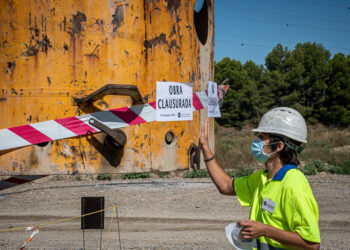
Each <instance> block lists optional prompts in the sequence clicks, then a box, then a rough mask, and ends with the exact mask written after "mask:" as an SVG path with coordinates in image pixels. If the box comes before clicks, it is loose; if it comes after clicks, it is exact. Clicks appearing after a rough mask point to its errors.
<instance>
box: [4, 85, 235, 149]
mask: <svg viewBox="0 0 350 250" xmlns="http://www.w3.org/2000/svg"><path fill="white" fill-rule="evenodd" d="M227 89H228V86H227V85H225V86H218V97H219V100H221V99H222V98H223V95H224V94H225V93H226V91H227ZM207 106H208V92H207V90H206V91H200V92H196V93H193V110H194V111H195V110H200V109H203V108H206V107H207ZM90 118H94V119H96V120H98V121H100V122H101V123H103V124H105V125H106V126H108V127H110V128H111V129H115V128H122V127H128V126H132V125H137V124H142V123H145V122H152V121H155V120H156V103H155V102H151V103H148V104H143V105H135V106H127V107H122V108H117V109H110V110H108V111H100V112H95V113H91V114H86V115H80V116H72V117H67V118H61V119H56V120H51V121H45V122H39V123H33V124H28V125H22V126H18V127H13V128H7V129H1V130H0V151H1V150H6V149H11V148H18V147H23V146H28V145H34V144H38V143H44V142H50V141H54V140H59V139H65V138H70V137H75V136H79V135H86V134H90V133H96V132H100V130H99V129H97V128H95V127H93V126H91V125H90V124H89V120H90Z"/></svg>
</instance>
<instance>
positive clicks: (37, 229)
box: [20, 225, 40, 250]
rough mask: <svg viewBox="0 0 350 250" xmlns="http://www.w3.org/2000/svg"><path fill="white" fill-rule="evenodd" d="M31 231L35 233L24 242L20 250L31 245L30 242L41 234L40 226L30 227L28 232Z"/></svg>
mask: <svg viewBox="0 0 350 250" xmlns="http://www.w3.org/2000/svg"><path fill="white" fill-rule="evenodd" d="M31 230H34V231H33V232H32V234H31V235H30V236H28V238H27V239H26V241H25V242H24V244H23V245H22V247H21V249H20V250H23V249H24V248H25V247H26V246H27V245H28V244H29V242H31V241H32V239H34V237H35V236H36V235H37V234H38V233H39V232H40V230H39V226H36V225H32V226H28V227H27V229H26V232H27V231H31Z"/></svg>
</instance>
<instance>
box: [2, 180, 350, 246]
mask: <svg viewBox="0 0 350 250" xmlns="http://www.w3.org/2000/svg"><path fill="white" fill-rule="evenodd" d="M75 178H76V177H74V176H49V177H46V178H42V179H40V180H37V181H35V182H32V183H27V184H24V185H20V186H17V187H14V188H11V189H7V190H2V191H0V218H1V219H0V229H7V228H17V227H24V226H27V225H31V224H42V223H46V222H50V221H56V220H60V219H64V218H67V217H73V216H79V215H80V213H81V197H83V196H104V197H105V207H110V206H113V205H115V204H117V205H118V214H119V227H120V231H119V232H120V237H121V247H122V249H231V245H230V243H229V242H228V241H227V239H226V236H225V233H224V227H225V225H227V224H229V223H230V222H232V221H238V220H241V219H243V218H246V217H248V214H249V208H244V207H241V206H240V205H239V203H238V201H237V198H235V197H228V196H223V195H220V194H219V193H218V192H217V190H216V187H215V186H214V185H213V183H212V182H211V180H210V179H207V178H204V179H183V178H181V177H178V176H174V175H173V176H172V177H171V178H162V179H159V178H150V179H142V180H112V181H97V180H95V179H94V178H93V177H91V176H84V177H82V179H81V180H76V179H75ZM308 179H309V181H310V184H311V186H312V189H313V192H314V195H315V197H316V200H317V202H318V204H319V209H320V229H321V237H322V243H321V249H350V176H339V175H330V174H319V175H317V176H311V177H308ZM111 218H112V210H109V211H106V212H105V229H104V230H103V231H102V240H100V239H101V232H100V231H99V230H85V232H84V238H85V248H86V249H99V247H100V243H101V242H102V249H120V245H119V240H118V223H117V219H116V218H115V216H114V218H113V223H112V226H111V230H110V232H109V230H108V229H109V225H110V220H111ZM28 235H29V233H25V232H24V230H20V231H12V232H0V249H19V248H20V247H21V245H22V244H23V242H24V240H25V239H26V237H27V236H28ZM83 244H84V242H83V232H82V230H80V219H75V220H71V221H67V222H62V223H58V224H53V225H48V226H43V227H41V228H40V233H39V234H38V236H37V237H36V238H34V240H33V241H32V242H31V243H30V244H29V245H28V247H26V249H82V248H83Z"/></svg>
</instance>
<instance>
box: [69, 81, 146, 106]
mask: <svg viewBox="0 0 350 250" xmlns="http://www.w3.org/2000/svg"><path fill="white" fill-rule="evenodd" d="M106 95H126V96H130V98H131V100H132V105H138V104H144V103H146V102H147V100H145V99H144V98H142V96H141V93H140V91H139V88H138V87H137V86H136V85H125V84H107V85H105V86H103V87H102V88H100V89H98V90H96V91H95V92H93V93H91V94H90V95H87V96H85V97H82V98H77V97H74V102H75V103H77V104H78V105H81V104H83V103H92V102H94V101H97V100H98V99H101V98H102V97H104V96H106Z"/></svg>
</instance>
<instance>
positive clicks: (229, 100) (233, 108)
mask: <svg viewBox="0 0 350 250" xmlns="http://www.w3.org/2000/svg"><path fill="white" fill-rule="evenodd" d="M215 72H216V74H215V81H216V82H219V83H220V82H222V81H223V80H225V79H229V81H228V84H229V85H230V88H229V89H228V91H227V93H226V96H225V100H224V105H223V107H222V108H221V118H220V119H218V122H219V124H221V125H223V126H236V127H242V126H243V125H244V122H245V121H246V120H250V119H251V118H252V117H253V114H256V105H257V102H256V96H257V89H256V83H255V82H254V81H253V80H251V79H250V78H249V76H248V74H247V73H246V71H244V69H243V66H242V64H241V63H240V62H239V61H236V60H231V59H229V58H224V59H222V60H221V61H220V62H218V63H216V64H215Z"/></svg>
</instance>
